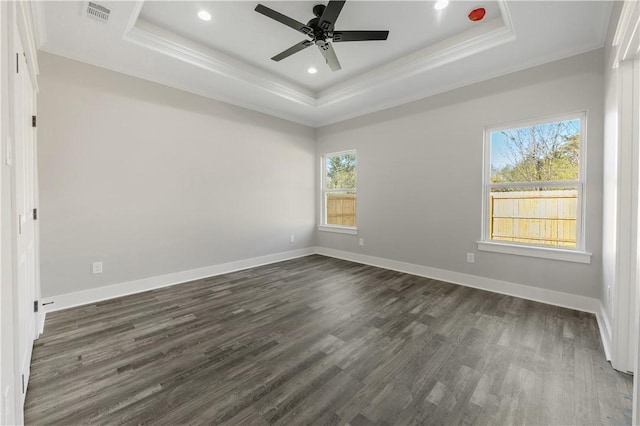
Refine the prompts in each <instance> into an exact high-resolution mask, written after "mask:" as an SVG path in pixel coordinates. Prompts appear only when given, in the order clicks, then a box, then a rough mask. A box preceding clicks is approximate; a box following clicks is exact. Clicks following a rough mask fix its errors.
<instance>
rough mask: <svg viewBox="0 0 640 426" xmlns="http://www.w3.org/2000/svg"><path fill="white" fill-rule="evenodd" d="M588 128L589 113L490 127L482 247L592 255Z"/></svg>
mask: <svg viewBox="0 0 640 426" xmlns="http://www.w3.org/2000/svg"><path fill="white" fill-rule="evenodd" d="M584 129H585V115H584V114H574V115H570V116H563V117H552V118H549V119H545V120H538V121H534V122H528V123H518V124H515V125H510V126H503V127H495V128H490V129H487V131H486V134H485V165H484V196H483V207H484V220H483V222H484V223H483V238H482V241H481V242H479V244H478V248H479V249H480V250H489V251H498V252H502V253H512V254H524V255H531V256H537V257H546V258H558V259H562V260H573V261H578V262H585V263H588V262H589V261H590V255H589V254H588V253H584V239H583V229H584V228H583V226H582V224H583V217H582V211H583V193H584V164H583V163H584V161H583V159H584V145H585V143H584V135H585V131H584ZM576 254H578V255H576Z"/></svg>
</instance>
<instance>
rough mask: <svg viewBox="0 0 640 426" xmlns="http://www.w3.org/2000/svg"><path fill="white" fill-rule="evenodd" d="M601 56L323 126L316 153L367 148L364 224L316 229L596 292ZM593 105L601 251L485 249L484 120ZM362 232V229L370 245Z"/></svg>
mask: <svg viewBox="0 0 640 426" xmlns="http://www.w3.org/2000/svg"><path fill="white" fill-rule="evenodd" d="M602 63H603V52H602V50H598V51H594V52H590V53H586V54H582V55H579V56H575V57H572V58H568V59H565V60H562V61H557V62H554V63H550V64H547V65H543V66H539V67H535V68H531V69H528V70H524V71H520V72H517V73H514V74H510V75H507V76H504V77H500V78H496V79H493V80H490V81H487V82H483V83H479V84H475V85H472V86H469V87H465V88H463V89H459V90H455V91H451V92H447V93H445V94H442V95H438V96H435V97H431V98H427V99H424V100H420V101H417V102H413V103H411V104H406V105H403V106H400V107H396V108H393V109H390V110H386V111H382V112H380V113H374V114H370V115H367V116H364V117H360V118H356V119H353V120H349V121H346V122H342V123H338V124H335V125H331V126H328V127H324V128H321V129H319V130H318V131H317V133H316V137H317V143H316V154H317V155H318V156H319V155H322V154H324V153H328V152H335V151H342V150H346V149H352V148H355V149H357V151H358V207H357V208H358V228H359V235H357V236H352V235H343V234H333V233H328V232H321V231H318V232H317V244H318V245H319V246H322V247H328V248H334V249H341V250H347V251H351V252H356V253H363V254H367V255H371V256H378V257H382V258H387V259H393V260H399V261H403V262H409V263H414V264H418V265H424V266H429V267H434V268H440V269H445V270H450V271H456V272H462V273H468V274H473V275H478V276H483V277H488V278H494V279H500V280H505V281H510V282H514V283H520V284H525V285H530V286H536V287H541V288H547V289H552V290H558V291H563V292H567V293H573V294H579V295H583V296H589V297H599V296H600V288H601V285H600V279H601V276H602V275H601V271H602V269H601V267H602V263H601V253H602V154H603V144H602V136H603V67H602ZM584 110H586V111H588V116H587V134H588V141H587V161H588V163H587V177H586V202H587V208H586V215H585V220H586V249H587V251H591V252H592V253H593V257H592V263H591V264H590V265H586V264H578V263H569V262H563V261H557V260H546V259H538V258H531V257H521V256H514V255H506V254H498V253H488V252H480V251H477V249H476V241H477V240H478V239H479V238H480V235H481V213H482V211H481V210H482V208H481V202H482V195H481V194H482V161H483V160H482V147H483V134H484V128H485V127H486V126H490V125H495V124H500V123H508V122H511V121H518V120H526V119H532V118H538V117H544V116H548V115H553V114H561V113H568V112H577V111H584ZM316 214H318V212H316ZM358 238H364V240H365V245H364V247H360V246H359V245H358ZM467 252H474V253H476V262H475V264H469V263H466V253H467Z"/></svg>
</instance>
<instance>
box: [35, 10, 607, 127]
mask: <svg viewBox="0 0 640 426" xmlns="http://www.w3.org/2000/svg"><path fill="white" fill-rule="evenodd" d="M97 3H99V4H100V5H103V6H105V7H106V8H108V9H109V10H110V16H109V20H108V22H106V23H102V22H98V21H96V20H95V19H91V18H89V17H87V15H86V7H87V2H34V4H33V7H34V16H35V18H36V19H35V20H36V25H37V27H38V28H37V33H38V38H39V40H38V42H39V45H40V48H41V49H42V50H44V51H48V52H51V53H54V54H58V55H62V56H66V57H69V58H72V59H76V60H80V61H83V62H87V63H90V64H94V65H98V66H101V67H104V68H108V69H112V70H115V71H119V72H123V73H126V74H130V75H133V76H136V77H140V78H144V79H147V80H151V81H155V82H158V83H161V84H165V85H169V86H172V87H176V88H179V89H182V90H186V91H189V92H192V93H196V94H199V95H202V96H206V97H210V98H213V99H218V100H222V101H225V102H229V103H232V104H235V105H240V106H243V107H246V108H250V109H253V110H257V111H261V112H264V113H267V114H271V115H274V116H278V117H282V118H285V119H288V120H292V121H296V122H299V123H302V124H305V125H310V126H315V127H317V126H322V125H325V124H329V123H333V122H337V121H341V120H344V119H346V118H350V117H355V116H358V115H362V114H366V113H369V112H372V111H376V110H380V109H384V108H388V107H391V106H394V105H398V104H402V103H405V102H409V101H412V100H415V99H418V98H421V97H425V96H429V95H433V94H436V93H441V92H443V91H446V90H450V89H453V88H456V87H461V86H464V85H467V84H471V83H474V82H478V81H482V80H484V79H488V78H492V77H495V76H498V75H502V74H506V73H509V72H513V71H516V70H519V69H523V68H527V67H530V66H534V65H538V64H542V63H545V62H549V61H553V60H556V59H560V58H563V57H568V56H571V55H575V54H578V53H582V52H585V51H588V50H593V49H596V48H599V47H602V45H603V43H604V38H605V33H606V29H607V24H608V18H609V14H610V12H611V6H612V4H611V3H609V2H598V1H585V2H581V1H567V2H556V1H547V2H536V1H532V2H529V1H513V2H504V1H484V2H483V1H473V2H471V1H451V3H450V4H449V6H448V7H447V8H446V9H444V10H441V11H438V10H435V8H434V2H433V1H357V0H350V1H347V2H346V4H345V6H344V8H343V10H342V13H341V14H340V16H339V18H338V20H337V23H336V29H340V30H389V31H390V34H389V39H388V40H387V41H367V42H349V43H334V49H335V50H336V53H337V55H338V57H339V59H340V62H341V64H342V70H340V71H336V72H332V71H331V70H330V69H329V68H328V67H327V66H326V65H325V64H324V61H323V58H322V56H321V55H320V53H319V52H318V51H317V49H316V48H315V47H314V46H312V47H311V48H308V49H306V50H304V51H302V52H300V53H297V54H295V55H293V56H291V57H289V58H287V59H285V60H283V61H281V62H274V61H272V60H270V58H271V57H272V56H273V55H275V54H276V53H279V52H280V51H282V50H284V49H286V48H288V47H290V46H291V45H293V44H295V43H297V42H300V41H302V40H303V39H304V38H305V37H304V35H302V34H299V33H297V32H296V31H294V30H292V29H290V28H287V27H286V26H284V25H281V24H279V23H278V22H276V21H273V20H271V19H269V18H267V17H265V16H263V15H260V14H258V13H256V12H255V11H254V10H253V9H254V8H255V6H256V4H257V3H258V2H257V1H254V2H249V1H213V2H205V1H199V2H184V1H160V2H155V1H146V2H144V1H137V2H126V1H98V2H97ZM261 3H262V4H264V5H266V6H268V7H270V8H272V9H274V10H277V11H279V12H281V13H284V14H286V15H288V16H291V17H292V18H294V19H297V20H299V21H301V22H305V23H306V21H308V20H309V19H310V18H311V17H312V16H313V14H312V12H311V9H312V7H313V5H314V4H316V3H318V2H307V1H292V2H280V1H278V2H272V1H262V2H261ZM477 7H484V8H485V9H486V11H487V14H486V16H485V18H484V19H483V20H482V21H479V22H471V21H470V20H469V19H468V18H467V14H468V13H469V12H470V11H471V10H473V9H474V8H477ZM201 10H206V11H208V12H209V13H211V15H212V20H211V21H208V22H205V21H202V20H200V19H199V18H198V16H197V13H198V12H199V11H201ZM309 67H315V68H316V69H317V70H318V72H317V73H316V74H313V75H312V74H309V73H307V68H309Z"/></svg>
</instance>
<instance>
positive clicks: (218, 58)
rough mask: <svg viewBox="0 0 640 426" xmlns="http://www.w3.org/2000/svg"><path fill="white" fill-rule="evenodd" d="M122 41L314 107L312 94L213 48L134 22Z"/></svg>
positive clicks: (156, 27)
mask: <svg viewBox="0 0 640 426" xmlns="http://www.w3.org/2000/svg"><path fill="white" fill-rule="evenodd" d="M123 39H124V40H125V41H128V42H131V43H136V44H138V45H140V46H142V47H145V48H147V49H151V50H154V51H156V52H160V53H162V54H165V55H167V56H170V57H172V58H174V59H178V60H180V61H183V62H186V63H189V64H191V65H195V66H197V67H200V68H203V69H206V70H208V71H211V72H213V73H216V74H219V75H222V76H224V77H227V78H231V79H235V80H241V81H244V82H246V83H249V84H251V85H253V86H256V87H258V88H260V89H262V90H265V91H267V92H269V93H272V94H275V95H277V96H279V97H282V98H284V99H287V100H289V101H292V102H295V103H298V104H302V105H306V106H316V104H317V101H316V99H315V96H314V93H313V92H312V91H310V90H307V89H304V88H302V87H297V86H294V85H293V84H291V83H288V82H285V81H284V80H282V79H279V78H277V77H275V76H274V75H272V74H270V73H267V72H265V71H262V70H260V69H258V68H256V67H253V66H250V65H248V64H246V63H244V62H242V61H239V60H237V59H235V58H232V57H230V56H227V55H224V54H222V53H220V52H217V51H215V50H213V49H209V48H206V47H204V46H202V45H200V44H198V43H195V42H193V41H191V40H187V39H185V38H183V37H180V36H178V35H177V34H174V33H172V32H170V31H167V30H165V29H163V28H161V27H159V26H157V25H154V24H152V23H150V22H147V21H145V20H144V19H138V20H137V22H136V24H135V25H134V26H133V27H131V28H130V29H129V31H128V32H127V33H125V35H124V37H123Z"/></svg>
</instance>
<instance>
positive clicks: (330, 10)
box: [255, 0, 389, 71]
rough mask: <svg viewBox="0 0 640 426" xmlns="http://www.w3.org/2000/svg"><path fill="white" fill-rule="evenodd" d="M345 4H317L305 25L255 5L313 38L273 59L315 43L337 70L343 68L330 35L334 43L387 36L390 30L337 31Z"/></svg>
mask: <svg viewBox="0 0 640 426" xmlns="http://www.w3.org/2000/svg"><path fill="white" fill-rule="evenodd" d="M344 4H345V1H336V0H330V1H329V3H328V4H327V5H326V6H325V5H324V4H317V5H315V6H313V14H314V15H315V18H313V19H311V20H310V21H309V22H307V24H306V25H305V24H303V23H302V22H299V21H296V20H295V19H293V18H289V17H288V16H286V15H283V14H282V13H280V12H276V11H275V10H273V9H270V8H268V7H267V6H264V5H261V4H258V5H257V6H256V9H255V10H256V12H258V13H261V14H263V15H265V16H267V17H269V18H271V19H274V20H276V21H278V22H280V23H281V24H284V25H286V26H288V27H291V28H293V29H294V30H296V31H299V32H301V33H302V34H304V35H306V36H308V37H310V40H303V41H301V42H300V43H297V44H294V45H293V46H291V47H290V48H288V49H287V50H284V51H283V52H280V53H278V54H277V55H276V56H274V57H273V58H271V59H272V60H274V61H276V62H278V61H281V60H283V59H284V58H287V57H289V56H291V55H293V54H294V53H298V52H300V51H301V50H303V49H306V48H307V47H309V46H311V45H312V44H315V45H316V46H318V49H319V50H320V53H322V56H323V57H324V59H325V61H326V62H327V65H329V68H331V70H332V71H338V70H339V69H340V68H341V66H340V62H339V61H338V57H337V56H336V52H335V51H334V50H333V47H332V46H331V43H330V42H329V41H327V39H331V40H333V42H334V43H339V42H343V41H368V40H386V39H387V37H388V35H389V31H335V30H334V26H335V23H336V20H337V19H338V15H340V11H341V10H342V6H344Z"/></svg>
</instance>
